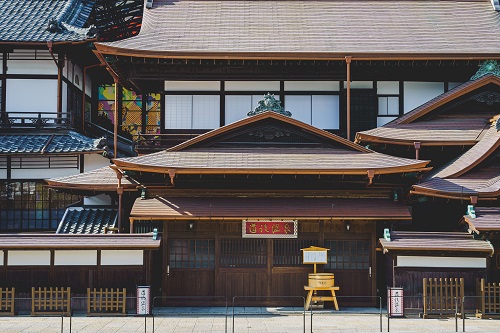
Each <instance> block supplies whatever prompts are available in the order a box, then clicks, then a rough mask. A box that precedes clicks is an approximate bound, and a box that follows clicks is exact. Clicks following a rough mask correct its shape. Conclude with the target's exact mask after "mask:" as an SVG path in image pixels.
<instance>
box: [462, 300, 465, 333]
mask: <svg viewBox="0 0 500 333" xmlns="http://www.w3.org/2000/svg"><path fill="white" fill-rule="evenodd" d="M462 309H465V296H463V297H462ZM463 312H464V313H462V332H465V311H463Z"/></svg>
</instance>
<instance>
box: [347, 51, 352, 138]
mask: <svg viewBox="0 0 500 333" xmlns="http://www.w3.org/2000/svg"><path fill="white" fill-rule="evenodd" d="M351 60H352V57H351V56H346V57H345V62H346V64H347V97H346V99H347V101H346V102H347V108H346V109H347V110H346V112H347V140H349V141H350V140H351Z"/></svg>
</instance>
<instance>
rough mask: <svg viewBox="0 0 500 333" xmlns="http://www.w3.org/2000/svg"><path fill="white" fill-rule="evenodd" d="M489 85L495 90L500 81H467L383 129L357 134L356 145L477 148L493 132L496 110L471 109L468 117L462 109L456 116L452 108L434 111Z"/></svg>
mask: <svg viewBox="0 0 500 333" xmlns="http://www.w3.org/2000/svg"><path fill="white" fill-rule="evenodd" d="M488 85H493V86H492V87H495V88H496V89H498V87H500V78H498V77H496V76H494V75H486V76H483V77H481V78H479V79H477V80H471V81H468V82H465V83H464V84H461V85H459V86H457V87H455V88H453V89H451V90H449V91H447V92H445V93H443V94H441V95H439V96H437V97H435V98H433V99H431V100H430V101H428V102H426V103H424V104H422V105H420V106H419V107H417V108H415V109H413V110H412V111H410V112H408V113H406V114H404V115H403V116H401V117H399V118H397V119H395V120H393V121H392V122H390V123H388V124H386V125H384V126H382V127H378V128H374V129H370V130H367V131H362V132H359V133H357V134H356V142H358V143H362V144H365V143H369V142H379V143H389V144H401V145H413V143H414V142H421V144H422V145H423V146H425V145H474V144H475V143H476V142H478V141H479V140H480V139H481V137H482V135H483V134H484V133H485V132H486V131H487V130H488V129H489V124H490V123H489V119H490V118H491V117H492V116H493V115H495V112H496V111H494V110H492V111H490V112H486V111H483V112H477V111H476V110H471V111H470V112H468V113H467V114H464V113H463V112H460V110H459V111H458V114H455V113H454V111H453V108H451V109H448V110H446V112H443V113H441V114H440V113H437V114H434V115H433V114H432V112H434V111H437V110H438V109H439V108H440V107H443V106H445V105H446V104H448V103H450V102H453V101H456V100H459V98H460V97H463V96H464V95H466V94H469V93H471V94H473V93H474V92H475V91H477V92H478V93H481V89H484V87H486V86H488ZM488 87H489V86H488ZM491 89H494V88H491ZM429 115H432V118H430V119H429ZM424 117H425V118H424Z"/></svg>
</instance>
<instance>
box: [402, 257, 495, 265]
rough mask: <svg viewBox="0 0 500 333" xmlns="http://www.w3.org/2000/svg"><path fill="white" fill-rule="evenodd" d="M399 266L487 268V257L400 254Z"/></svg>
mask: <svg viewBox="0 0 500 333" xmlns="http://www.w3.org/2000/svg"><path fill="white" fill-rule="evenodd" d="M397 266H398V267H438V268H486V258H469V257H424V256H398V257H397Z"/></svg>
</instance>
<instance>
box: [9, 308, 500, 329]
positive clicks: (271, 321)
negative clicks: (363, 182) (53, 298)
mask: <svg viewBox="0 0 500 333" xmlns="http://www.w3.org/2000/svg"><path fill="white" fill-rule="evenodd" d="M379 311H380V310H379V309H374V308H346V309H343V310H341V311H338V312H337V311H332V310H314V312H313V313H312V316H311V312H309V311H308V312H306V313H305V316H304V312H303V310H302V309H301V308H265V307H252V308H246V307H238V308H234V317H233V308H231V307H229V308H228V309H227V316H226V308H224V307H182V308H156V309H155V316H154V318H153V317H147V318H144V317H137V316H133V315H130V316H127V317H87V316H85V315H82V314H76V315H73V317H71V320H70V318H69V317H64V318H62V317H30V316H23V315H21V316H16V317H0V332H1V333H4V332H5V333H18V332H19V333H21V332H22V333H31V332H33V333H35V332H36V333H38V332H42V333H57V332H65V333H66V332H75V333H77V332H78V333H84V332H85V333H94V332H102V333H115V332H116V333H118V332H120V333H131V332H134V333H135V332H137V333H140V332H145V333H149V332H153V331H154V332H158V333H162V332H163V333H187V332H207V333H208V332H214V333H215V332H218V333H224V332H230V333H231V332H238V333H239V332H255V333H257V332H259V333H260V332H262V333H267V332H276V333H280V332H283V333H304V332H307V333H310V332H314V333H327V332H328V333H331V332H359V333H364V332H366V333H368V332H380V324H381V322H380V312H379ZM233 319H234V321H233ZM153 322H154V330H153ZM456 324H458V330H456V328H457V327H456ZM233 325H234V331H233ZM389 329H390V330H389V331H390V332H404V333H412V332H415V333H417V332H456V331H458V332H462V329H463V327H462V320H461V319H459V320H458V322H455V318H445V319H420V318H419V317H418V316H417V315H412V316H409V317H407V318H393V319H390V322H389ZM382 331H383V332H388V319H387V316H386V313H385V309H384V310H383V315H382ZM465 332H500V320H491V319H489V320H488V319H483V320H481V319H476V318H474V316H473V315H472V314H471V315H469V316H468V317H467V319H466V326H465Z"/></svg>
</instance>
